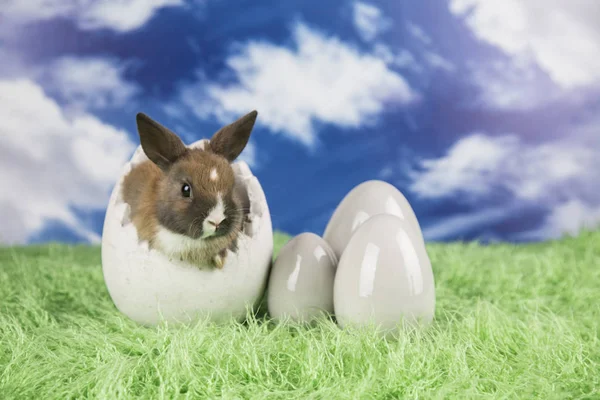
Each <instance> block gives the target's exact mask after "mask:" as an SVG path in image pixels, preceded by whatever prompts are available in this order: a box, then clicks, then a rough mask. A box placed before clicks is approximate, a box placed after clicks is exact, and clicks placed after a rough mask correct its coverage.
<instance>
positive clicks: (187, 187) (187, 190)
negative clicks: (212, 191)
mask: <svg viewBox="0 0 600 400" xmlns="http://www.w3.org/2000/svg"><path fill="white" fill-rule="evenodd" d="M181 194H182V195H183V197H190V196H191V195H192V188H191V187H190V185H188V184H187V183H184V184H183V186H182V187H181Z"/></svg>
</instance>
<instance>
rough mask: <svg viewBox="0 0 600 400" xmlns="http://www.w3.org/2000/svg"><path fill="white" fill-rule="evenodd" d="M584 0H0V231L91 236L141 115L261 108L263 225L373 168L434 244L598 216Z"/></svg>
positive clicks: (308, 206)
mask: <svg viewBox="0 0 600 400" xmlns="http://www.w3.org/2000/svg"><path fill="white" fill-rule="evenodd" d="M599 21H600V3H598V1H596V0H561V1H559V0H530V1H527V2H524V1H516V0H503V1H495V2H492V1H484V0H451V1H442V0H424V1H423V0H422V1H408V0H381V1H322V0H321V1H315V0H288V1H280V0H272V1H258V0H256V1H247V0H238V1H225V0H205V1H201V0H196V1H184V0H97V1H92V0H86V1H80V0H3V1H2V2H0V185H1V189H0V221H1V222H0V241H1V242H4V243H31V242H44V241H48V240H61V241H97V240H98V238H99V237H100V235H101V232H102V223H103V219H104V210H105V207H106V204H107V201H108V196H109V194H110V191H111V189H112V187H113V185H114V183H115V180H116V179H117V177H118V175H119V171H120V169H121V167H122V166H123V164H124V163H125V162H126V161H127V160H128V159H129V157H130V156H131V154H132V152H133V150H134V149H135V147H136V146H137V144H138V137H137V132H136V129H135V114H136V113H137V112H138V111H143V112H145V113H147V114H149V115H151V116H152V117H153V118H155V119H157V120H158V121H160V122H162V123H163V124H165V125H166V126H168V127H170V128H171V129H173V130H174V131H176V132H177V133H178V134H180V135H181V136H182V137H183V139H184V140H185V141H186V142H188V143H189V142H192V141H195V140H198V139H200V138H204V137H209V136H210V135H212V133H213V132H215V131H216V130H217V129H218V128H219V127H220V126H222V125H223V124H226V123H229V122H231V121H233V120H234V119H236V118H238V117H239V116H241V115H243V114H245V113H247V112H249V111H251V110H253V109H256V110H258V111H259V117H258V122H257V125H256V128H255V130H254V133H253V135H252V139H251V142H250V144H249V146H248V148H247V149H246V150H245V151H244V153H243V156H242V158H243V159H245V160H246V161H247V162H248V163H249V164H250V166H251V168H252V169H253V171H254V173H255V174H256V175H257V176H258V178H259V180H260V182H261V184H262V186H263V189H264V190H265V193H266V196H267V200H268V202H269V206H270V209H271V213H272V219H273V226H274V228H275V229H280V230H284V231H287V232H289V233H292V234H297V233H300V232H302V231H312V232H315V233H317V234H322V233H323V230H324V228H325V225H326V224H327V221H328V219H329V217H330V216H331V213H332V212H333V210H334V208H335V207H336V205H337V204H338V203H339V201H341V199H342V198H343V196H344V195H345V194H346V193H347V192H348V191H349V190H351V189H352V188H353V187H354V186H356V185H358V184H359V183H361V182H363V181H365V180H368V179H382V180H385V181H388V182H390V183H392V184H394V185H395V186H396V187H398V188H399V189H400V190H401V191H402V192H403V193H404V194H405V196H406V197H407V198H408V199H409V201H410V202H411V204H412V205H413V207H414V209H415V212H416V214H417V216H418V218H419V220H420V223H421V225H422V227H423V231H424V234H425V237H426V239H427V240H470V239H480V240H486V241H495V240H509V241H520V240H542V239H548V238H554V237H559V236H560V235H562V234H565V233H576V232H578V231H579V230H580V229H581V228H582V227H587V228H594V227H596V226H597V225H598V223H599V222H600V186H599V185H598V183H599V181H600V178H599V176H600V174H599V171H600V23H598V22H599Z"/></svg>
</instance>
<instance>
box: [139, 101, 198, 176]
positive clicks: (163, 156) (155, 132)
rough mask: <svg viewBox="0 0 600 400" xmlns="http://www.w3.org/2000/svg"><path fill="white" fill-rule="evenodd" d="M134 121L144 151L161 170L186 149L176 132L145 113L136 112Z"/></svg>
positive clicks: (167, 166)
mask: <svg viewBox="0 0 600 400" xmlns="http://www.w3.org/2000/svg"><path fill="white" fill-rule="evenodd" d="M136 122H137V129H138V133H139V135H140V142H141V144H142V149H144V153H146V156H148V158H149V159H150V160H151V161H152V162H153V163H154V164H156V165H158V167H160V169H162V170H163V171H164V170H166V169H167V168H169V166H171V164H173V163H174V162H175V160H177V159H178V158H179V157H181V156H182V155H183V154H184V153H185V152H186V151H187V148H186V147H185V144H184V143H183V142H182V141H181V139H179V137H178V136H177V135H176V134H174V133H173V132H171V131H170V130H169V129H167V128H165V127H164V126H162V125H161V124H159V123H158V122H156V121H154V120H153V119H151V118H150V117H149V116H147V115H146V114H143V113H138V114H137V115H136Z"/></svg>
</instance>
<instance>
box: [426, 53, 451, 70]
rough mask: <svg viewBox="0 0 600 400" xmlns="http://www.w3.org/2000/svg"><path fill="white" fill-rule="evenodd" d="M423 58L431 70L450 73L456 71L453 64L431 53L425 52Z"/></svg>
mask: <svg viewBox="0 0 600 400" xmlns="http://www.w3.org/2000/svg"><path fill="white" fill-rule="evenodd" d="M423 57H424V58H425V60H426V61H427V63H429V65H431V66H432V67H433V68H438V69H443V70H444V71H448V72H452V71H454V70H455V69H456V67H455V66H454V64H452V63H451V62H450V61H448V60H447V59H445V58H444V57H442V56H441V55H439V54H437V53H434V52H433V51H426V52H425V54H424V55H423Z"/></svg>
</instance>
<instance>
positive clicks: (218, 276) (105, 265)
mask: <svg viewBox="0 0 600 400" xmlns="http://www.w3.org/2000/svg"><path fill="white" fill-rule="evenodd" d="M206 142H207V140H200V141H198V142H196V143H194V144H192V145H190V146H189V147H191V148H194V147H199V148H203V147H204V145H205V143H206ZM147 159H148V158H147V157H146V155H145V154H144V152H143V151H142V149H141V147H138V149H137V151H136V152H135V154H134V155H133V157H132V159H131V161H130V162H129V163H128V164H127V165H125V167H124V168H123V171H122V176H121V178H120V179H119V180H118V182H117V184H116V185H115V188H114V189H113V192H112V195H111V198H110V201H109V204H108V209H107V211H106V217H105V220H104V231H103V234H102V270H103V273H104V280H105V283H106V286H107V288H108V292H109V294H110V297H111V298H112V300H113V302H114V303H115V305H116V307H117V309H119V311H121V312H122V313H123V314H125V315H126V316H128V317H129V318H131V319H132V320H134V321H136V322H138V323H141V324H145V325H156V324H157V323H159V322H160V321H163V320H164V321H168V322H193V321H195V320H198V319H199V318H203V317H209V318H211V319H212V320H214V321H219V320H225V319H229V318H231V317H233V318H236V319H238V320H241V319H243V318H244V317H245V316H246V310H247V307H248V306H253V305H255V304H257V303H258V302H259V300H260V299H261V297H262V296H263V294H264V290H265V287H266V285H267V278H268V275H269V267H270V265H271V260H272V255H273V229H272V225H271V216H270V213H269V208H268V205H267V201H266V198H265V194H264V192H263V190H262V187H261V185H260V183H259V182H258V180H257V179H256V177H255V176H254V175H253V174H252V172H251V171H250V168H249V167H248V165H247V164H246V163H244V162H243V161H239V162H236V163H234V164H233V169H234V173H235V180H236V188H235V190H236V191H237V192H238V193H239V194H240V195H242V196H243V197H245V199H244V204H245V207H248V208H249V214H248V216H247V218H248V220H247V221H246V222H245V223H244V227H243V232H242V234H241V235H240V238H239V240H238V251H237V252H235V253H232V252H228V256H227V259H226V262H225V265H224V266H223V269H220V270H219V269H214V268H212V267H209V266H201V267H198V266H195V265H190V264H188V263H185V262H183V261H180V260H177V259H171V258H169V257H166V256H165V255H163V254H162V253H160V252H158V251H156V250H151V249H149V248H148V243H147V242H139V240H138V237H137V231H136V229H135V226H134V225H133V223H132V222H131V221H130V219H129V206H128V205H127V204H126V203H124V201H123V198H122V196H121V191H122V190H121V186H122V182H123V178H124V176H125V175H126V174H127V173H128V172H129V171H130V170H131V168H132V166H135V165H137V164H139V163H140V162H143V161H145V160H147Z"/></svg>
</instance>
